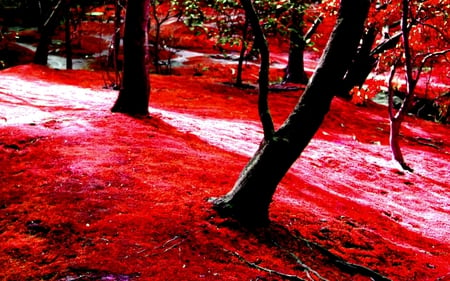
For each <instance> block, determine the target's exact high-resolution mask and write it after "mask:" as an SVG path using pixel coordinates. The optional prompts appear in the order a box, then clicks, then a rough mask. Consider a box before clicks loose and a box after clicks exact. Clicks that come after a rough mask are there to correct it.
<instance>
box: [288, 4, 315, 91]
mask: <svg viewBox="0 0 450 281" xmlns="http://www.w3.org/2000/svg"><path fill="white" fill-rule="evenodd" d="M290 28H291V32H290V34H289V40H290V46H289V57H288V64H287V67H286V73H285V77H284V82H291V83H300V84H305V85H306V84H307V83H308V80H309V78H308V75H307V74H306V72H305V61H304V52H305V48H306V43H305V40H304V32H303V12H299V11H296V10H295V11H294V12H293V14H292V17H291V27H290Z"/></svg>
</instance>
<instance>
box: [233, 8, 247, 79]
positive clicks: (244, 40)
mask: <svg viewBox="0 0 450 281" xmlns="http://www.w3.org/2000/svg"><path fill="white" fill-rule="evenodd" d="M247 31H248V19H247V17H245V23H244V26H243V29H242V38H241V51H240V52H239V60H238V67H237V72H236V83H235V85H236V86H238V87H239V86H242V70H243V64H244V59H245V51H246V50H247V47H248V46H247Z"/></svg>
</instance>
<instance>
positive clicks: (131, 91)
mask: <svg viewBox="0 0 450 281" xmlns="http://www.w3.org/2000/svg"><path fill="white" fill-rule="evenodd" d="M149 5H150V0H141V1H128V5H127V12H126V15H125V31H124V46H123V47H124V67H123V81H122V87H121V89H120V91H119V96H118V98H117V100H116V103H115V104H114V106H113V108H112V111H113V112H122V113H126V114H130V115H148V105H149V98H150V80H149V76H148V65H147V61H146V58H147V50H148V47H147V45H148V43H147V23H148V20H149Z"/></svg>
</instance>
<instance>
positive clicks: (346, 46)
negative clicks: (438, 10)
mask: <svg viewBox="0 0 450 281" xmlns="http://www.w3.org/2000/svg"><path fill="white" fill-rule="evenodd" d="M242 2H243V1H242ZM369 6H370V1H369V0H342V1H341V7H340V11H339V16H338V21H337V23H336V25H335V28H334V30H333V32H332V34H331V37H330V40H329V41H328V44H327V47H326V49H325V51H324V54H323V56H322V58H321V60H320V62H319V65H318V67H317V69H316V71H315V73H314V75H313V77H312V78H311V81H310V82H309V84H308V85H307V87H306V89H305V92H304V94H303V95H302V97H301V98H300V100H299V102H298V104H297V106H296V107H295V108H294V110H293V111H292V113H291V114H290V116H289V117H288V118H287V120H286V121H285V122H284V124H283V125H282V126H281V128H280V129H279V130H278V131H277V132H275V134H274V135H273V136H272V137H270V138H265V139H264V141H263V142H262V143H261V145H260V148H259V149H258V151H257V152H256V154H255V155H254V156H253V157H252V159H251V160H250V162H249V163H248V164H247V166H246V167H245V168H244V170H243V171H242V172H241V175H240V176H239V178H238V180H237V182H236V183H235V185H234V187H233V189H232V190H231V191H230V192H229V193H228V194H226V195H225V196H223V197H220V198H216V199H212V202H213V204H214V208H215V209H216V210H217V211H218V212H219V213H221V214H223V215H227V216H233V217H235V218H237V219H239V220H241V221H243V222H245V223H247V224H264V223H267V222H268V220H269V219H268V217H269V216H268V213H269V205H270V203H271V201H272V196H273V194H274V192H275V190H276V187H277V185H278V184H279V182H280V181H281V179H282V178H283V177H284V175H285V174H286V173H287V171H288V170H289V168H290V167H291V165H292V164H293V163H294V161H295V160H296V159H297V158H298V157H299V156H300V154H301V153H302V151H303V150H304V149H305V147H306V146H307V145H308V143H309V141H310V140H311V139H312V137H313V136H314V134H315V133H316V131H317V130H318V129H319V127H320V125H321V123H322V121H323V119H324V117H325V115H326V114H327V112H328V111H329V108H330V104H331V101H332V99H333V97H334V95H335V93H336V89H337V88H338V86H339V85H340V83H342V79H343V78H344V75H345V73H346V72H347V70H348V68H349V67H350V64H351V62H352V58H353V57H354V56H355V53H356V51H357V47H358V45H359V41H360V39H361V37H362V35H363V31H364V22H365V19H366V17H367V14H368V10H369Z"/></svg>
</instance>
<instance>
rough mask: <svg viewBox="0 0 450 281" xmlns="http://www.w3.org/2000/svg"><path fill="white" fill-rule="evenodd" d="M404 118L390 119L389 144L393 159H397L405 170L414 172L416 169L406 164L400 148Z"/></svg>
mask: <svg viewBox="0 0 450 281" xmlns="http://www.w3.org/2000/svg"><path fill="white" fill-rule="evenodd" d="M402 119H403V118H391V119H390V131H389V145H390V147H391V153H392V158H393V160H395V161H397V162H398V163H399V164H400V166H401V167H402V169H403V170H405V171H409V172H413V171H414V170H413V169H412V168H411V167H409V166H408V164H406V162H405V159H404V158H403V153H402V150H401V148H400V129H401V126H402Z"/></svg>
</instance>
